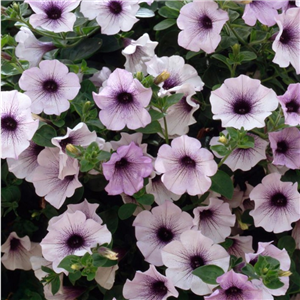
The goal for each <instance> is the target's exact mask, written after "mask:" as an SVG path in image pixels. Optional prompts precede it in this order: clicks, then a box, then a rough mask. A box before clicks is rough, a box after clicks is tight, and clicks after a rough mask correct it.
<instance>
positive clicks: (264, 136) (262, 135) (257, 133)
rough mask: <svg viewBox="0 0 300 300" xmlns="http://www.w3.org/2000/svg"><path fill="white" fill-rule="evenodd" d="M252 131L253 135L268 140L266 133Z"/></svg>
mask: <svg viewBox="0 0 300 300" xmlns="http://www.w3.org/2000/svg"><path fill="white" fill-rule="evenodd" d="M251 131H252V132H253V133H255V134H256V135H258V136H259V137H261V138H262V139H264V140H266V139H267V138H268V136H267V135H266V134H265V133H262V132H260V131H258V130H256V129H251Z"/></svg>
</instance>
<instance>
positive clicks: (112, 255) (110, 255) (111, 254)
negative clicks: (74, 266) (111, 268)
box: [98, 247, 118, 260]
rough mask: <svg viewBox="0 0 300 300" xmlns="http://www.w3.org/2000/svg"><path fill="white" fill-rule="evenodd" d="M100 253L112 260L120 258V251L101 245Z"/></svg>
mask: <svg viewBox="0 0 300 300" xmlns="http://www.w3.org/2000/svg"><path fill="white" fill-rule="evenodd" d="M98 253H99V254H100V255H101V256H103V257H106V258H108V259H110V260H117V259H118V253H116V252H114V251H112V250H110V249H108V248H106V247H100V248H99V249H98Z"/></svg>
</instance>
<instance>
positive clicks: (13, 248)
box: [10, 238, 21, 251]
mask: <svg viewBox="0 0 300 300" xmlns="http://www.w3.org/2000/svg"><path fill="white" fill-rule="evenodd" d="M20 244H21V242H20V240H19V239H16V238H12V239H11V240H10V250H11V251H16V250H17V249H18V248H19V246H20Z"/></svg>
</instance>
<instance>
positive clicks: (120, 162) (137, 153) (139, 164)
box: [102, 142, 153, 196]
mask: <svg viewBox="0 0 300 300" xmlns="http://www.w3.org/2000/svg"><path fill="white" fill-rule="evenodd" d="M102 167H103V175H104V176H105V178H106V179H107V180H109V183H108V185H107V186H106V187H105V190H106V191H107V192H108V194H109V195H119V194H121V193H125V194H127V195H129V196H132V195H133V194H134V193H136V192H137V191H139V190H140V189H141V188H142V187H143V178H145V177H148V176H149V175H150V174H151V172H152V170H153V167H152V159H151V158H150V157H147V156H144V155H143V150H142V149H141V148H140V147H138V146H137V145H136V144H135V143H134V142H131V143H130V144H129V145H127V146H121V147H119V148H118V150H117V152H115V153H113V154H112V156H111V158H110V160H109V161H108V162H106V163H103V164H102Z"/></svg>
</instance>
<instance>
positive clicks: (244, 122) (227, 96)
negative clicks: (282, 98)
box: [210, 75, 278, 130]
mask: <svg viewBox="0 0 300 300" xmlns="http://www.w3.org/2000/svg"><path fill="white" fill-rule="evenodd" d="M210 102H211V106H212V112H213V114H214V116H213V119H214V120H219V119H221V121H222V126H223V127H234V128H237V129H241V128H242V127H244V129H245V130H251V129H253V128H255V127H259V128H261V127H264V126H265V122H264V120H265V118H266V117H268V116H269V115H271V113H272V111H274V110H275V109H276V108H277V106H278V100H277V97H276V94H275V92H274V91H273V90H272V89H269V88H266V87H264V86H263V85H261V84H260V81H259V80H257V79H252V78H250V77H248V76H246V75H240V76H239V77H237V78H229V79H226V80H225V81H224V83H223V84H222V86H221V87H220V88H218V89H216V90H214V91H212V92H211V96H210Z"/></svg>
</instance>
